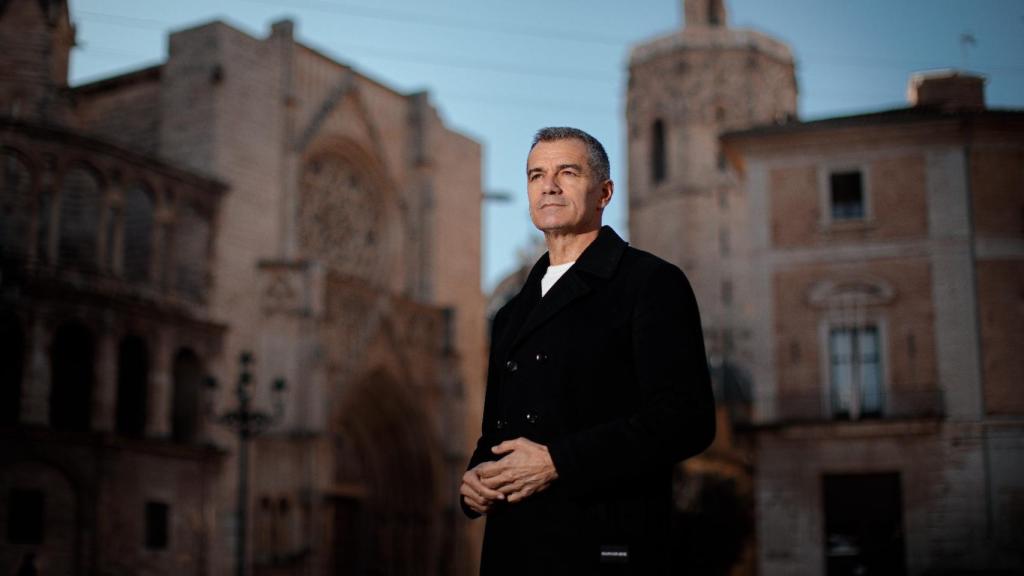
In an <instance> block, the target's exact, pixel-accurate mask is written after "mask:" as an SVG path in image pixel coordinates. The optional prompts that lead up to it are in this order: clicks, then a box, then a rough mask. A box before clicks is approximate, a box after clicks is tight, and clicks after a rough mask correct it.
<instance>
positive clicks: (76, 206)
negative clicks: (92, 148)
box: [57, 161, 106, 268]
mask: <svg viewBox="0 0 1024 576" xmlns="http://www.w3.org/2000/svg"><path fill="white" fill-rule="evenodd" d="M58 201H59V202H60V210H59V214H60V216H59V220H58V222H57V229H58V231H59V238H58V243H57V259H58V261H60V262H61V263H63V264H66V265H72V266H79V267H83V268H95V267H96V266H97V265H98V258H97V257H98V253H97V247H98V245H99V230H100V221H101V215H102V213H103V209H104V206H105V205H106V199H105V198H104V192H103V181H102V179H101V175H100V173H99V171H98V170H96V169H95V168H94V167H93V166H92V165H91V164H89V163H87V162H84V161H75V162H73V163H70V164H69V165H68V170H67V171H66V172H64V173H63V174H62V175H61V178H60V193H59V200H58Z"/></svg>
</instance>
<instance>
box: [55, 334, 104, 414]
mask: <svg viewBox="0 0 1024 576" xmlns="http://www.w3.org/2000/svg"><path fill="white" fill-rule="evenodd" d="M50 375H51V378H52V380H51V386H50V425H51V426H52V427H54V428H59V429H62V430H79V431H82V430H88V429H89V418H90V414H91V409H92V389H93V385H94V384H95V382H96V372H95V344H94V340H93V335H92V333H91V332H90V331H89V329H88V328H86V327H85V326H83V325H81V324H79V323H77V322H72V323H68V324H65V325H63V326H61V327H60V328H58V329H57V333H56V334H55V335H54V338H53V346H52V347H51V349H50Z"/></svg>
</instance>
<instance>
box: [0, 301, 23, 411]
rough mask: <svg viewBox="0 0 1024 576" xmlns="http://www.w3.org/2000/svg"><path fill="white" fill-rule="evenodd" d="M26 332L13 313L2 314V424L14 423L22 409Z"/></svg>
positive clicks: (0, 355) (0, 362)
mask: <svg viewBox="0 0 1024 576" xmlns="http://www.w3.org/2000/svg"><path fill="white" fill-rule="evenodd" d="M24 367H25V333H24V332H23V331H22V329H21V323H20V322H19V321H18V318H17V317H15V316H14V315H13V314H5V315H2V316H0V424H14V423H15V422H17V421H18V413H19V411H20V409H21V385H22V379H23V377H24Z"/></svg>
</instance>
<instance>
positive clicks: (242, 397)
mask: <svg viewBox="0 0 1024 576" xmlns="http://www.w3.org/2000/svg"><path fill="white" fill-rule="evenodd" d="M252 362H253V360H252V353H251V352H248V351H243V352H242V353H241V354H239V356H238V364H239V368H238V384H237V385H236V386H235V396H236V397H237V401H238V406H237V407H236V408H235V409H234V410H230V411H228V412H225V413H223V414H219V415H217V414H215V415H214V419H215V420H216V421H217V422H218V423H219V424H222V425H224V426H226V427H228V428H231V429H232V430H234V431H235V433H236V434H237V435H238V519H237V523H238V525H237V526H236V527H235V528H236V532H235V533H236V535H237V536H236V537H237V538H238V542H237V544H236V546H235V567H236V569H237V571H236V573H237V574H238V576H246V550H245V548H246V546H245V544H246V539H245V530H246V521H247V518H248V510H249V440H250V439H252V438H254V437H256V436H259V435H260V434H262V433H263V432H264V431H266V430H267V428H270V427H271V426H273V425H274V424H275V423H276V422H278V421H279V420H280V419H281V416H282V415H283V414H284V390H285V381H284V378H277V379H275V380H274V383H273V386H272V390H273V393H274V412H273V413H269V412H264V411H261V410H257V409H256V408H254V407H253V405H252V393H251V389H252V388H251V387H252V386H253V381H252V372H251V371H250V368H251V366H252ZM207 386H208V387H209V388H211V389H215V388H216V387H217V379H216V378H214V377H212V376H210V377H208V378H207Z"/></svg>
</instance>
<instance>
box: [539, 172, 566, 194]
mask: <svg viewBox="0 0 1024 576" xmlns="http://www.w3.org/2000/svg"><path fill="white" fill-rule="evenodd" d="M541 191H542V192H543V193H544V194H560V193H561V192H562V188H561V186H559V185H558V176H557V175H551V176H546V177H544V186H543V188H542V189H541Z"/></svg>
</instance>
